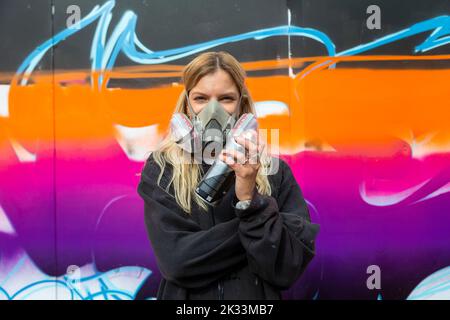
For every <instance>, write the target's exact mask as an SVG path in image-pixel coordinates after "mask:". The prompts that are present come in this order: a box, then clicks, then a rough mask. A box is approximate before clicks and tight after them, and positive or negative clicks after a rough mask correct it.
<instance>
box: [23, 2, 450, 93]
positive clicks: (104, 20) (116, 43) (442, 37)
mask: <svg viewBox="0 0 450 320" xmlns="http://www.w3.org/2000/svg"><path fill="white" fill-rule="evenodd" d="M114 6H115V1H113V0H111V1H107V2H106V3H105V4H103V5H102V6H101V7H100V6H98V5H97V6H95V7H94V9H93V10H92V11H91V12H90V13H89V14H88V15H87V16H86V17H84V18H83V19H81V20H80V21H79V22H78V23H76V24H74V25H73V26H71V27H69V28H67V29H65V30H63V31H60V32H59V33H57V34H56V35H55V36H54V37H52V38H51V39H49V40H47V41H45V42H44V43H42V44H41V45H39V46H38V47H37V48H36V49H35V50H34V51H33V52H32V53H31V54H29V55H28V56H27V58H26V59H25V60H24V61H23V63H22V64H21V65H20V67H19V68H18V70H17V73H16V75H24V76H25V77H23V78H22V81H21V85H26V84H27V82H28V78H29V76H30V75H31V73H32V72H33V70H34V69H35V67H36V65H37V64H38V63H39V61H40V60H41V59H42V57H43V56H44V54H45V53H46V52H47V51H48V50H49V49H50V48H52V47H53V46H55V45H57V44H58V43H60V42H61V41H63V40H66V39H67V38H68V37H70V36H72V35H73V34H75V33H76V32H78V31H79V30H81V29H83V28H85V27H86V26H88V25H90V24H91V23H93V22H94V21H96V20H97V19H98V24H97V28H96V31H95V35H94V38H93V42H92V45H91V51H90V59H91V72H95V71H99V72H100V76H99V78H98V83H97V85H98V87H99V88H100V87H101V86H102V84H103V76H102V73H103V72H104V71H105V70H111V69H112V68H113V66H114V64H115V62H116V59H117V56H118V55H119V53H120V52H123V53H124V54H125V55H126V56H127V57H128V58H129V59H130V60H132V61H133V62H136V63H139V64H159V63H165V62H169V61H173V60H177V59H180V58H183V57H186V56H189V55H192V54H195V53H197V52H200V51H204V50H207V49H210V48H213V47H216V46H220V45H223V44H227V43H232V42H238V41H242V40H247V39H254V40H261V39H265V38H268V37H274V36H286V35H287V36H300V37H307V38H310V39H312V40H315V41H317V42H319V43H321V44H322V45H324V47H325V49H326V50H327V54H328V56H330V57H332V56H352V55H356V54H360V53H363V52H367V51H369V50H372V49H375V48H378V47H380V46H383V45H385V44H389V43H393V42H395V41H399V40H402V39H405V38H407V37H411V36H414V35H417V34H419V33H423V32H427V31H433V32H432V33H431V34H430V36H429V37H428V38H427V39H426V40H425V41H424V42H423V43H422V44H420V45H418V46H416V48H415V52H416V53H417V52H426V51H429V50H432V49H434V48H437V47H440V46H443V45H446V44H448V43H449V42H450V17H449V16H438V17H435V18H432V19H429V20H425V21H422V22H419V23H416V24H414V25H412V26H410V27H408V28H405V29H403V30H401V31H398V32H396V33H392V34H390V35H387V36H385V37H382V38H380V39H378V40H375V41H372V42H369V43H366V44H362V45H358V46H356V47H353V48H350V49H347V50H344V51H341V52H339V53H336V50H335V45H334V43H333V41H332V40H331V39H330V38H329V37H328V36H327V35H326V34H325V33H323V32H321V31H319V30H316V29H312V28H303V27H298V26H292V25H282V26H278V27H273V28H266V29H260V30H256V31H251V32H246V33H241V34H237V35H233V36H228V37H223V38H219V39H216V40H212V41H206V42H202V43H198V44H193V45H188V46H184V47H179V48H174V49H168V50H161V51H156V52H154V51H152V50H150V49H149V48H147V47H146V46H144V45H143V44H142V42H141V41H140V40H139V39H138V37H137V35H136V32H135V30H136V22H137V16H136V14H135V13H134V12H133V11H130V10H128V11H126V12H125V13H124V14H123V16H122V18H121V20H120V21H119V23H118V24H117V26H116V27H115V28H114V30H113V32H112V34H111V36H110V38H109V39H108V42H106V35H107V31H108V27H109V24H110V22H111V19H112V9H113V8H114ZM138 49H139V50H140V51H139V50H138ZM330 67H333V65H332V66H330ZM91 81H93V80H92V79H91Z"/></svg>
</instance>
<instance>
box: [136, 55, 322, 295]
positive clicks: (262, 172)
mask: <svg viewBox="0 0 450 320" xmlns="http://www.w3.org/2000/svg"><path fill="white" fill-rule="evenodd" d="M182 80H183V83H184V85H185V90H184V91H183V92H182V94H181V95H180V97H179V100H178V103H177V105H176V108H175V112H176V113H183V114H185V115H186V116H187V117H189V119H191V120H194V119H197V120H199V121H200V123H201V125H202V126H203V129H205V128H206V127H207V126H209V125H211V124H214V125H215V128H216V129H217V128H219V131H220V130H224V128H225V125H226V124H229V123H233V124H234V123H235V121H236V119H238V118H239V117H240V116H241V115H242V114H244V113H253V114H255V111H254V106H253V101H252V99H251V97H250V95H249V93H248V90H247V88H246V86H245V83H244V81H245V71H244V70H243V68H242V66H241V65H240V64H239V62H238V61H237V60H236V59H235V58H234V57H233V56H231V55H230V54H228V53H226V52H206V53H203V54H201V55H199V56H197V57H196V58H195V59H194V60H192V61H191V62H190V63H189V64H188V65H187V66H186V67H185V68H184V70H183V76H182ZM202 111H203V112H202ZM223 111H225V113H224V112H223ZM228 129H229V128H228ZM247 133H248V132H247ZM250 133H253V135H252V136H247V138H246V137H243V136H240V137H236V138H235V140H236V142H237V143H239V144H240V145H242V146H243V147H244V149H245V152H242V153H241V152H234V153H233V152H228V151H227V150H222V152H221V153H220V154H219V155H218V156H217V157H218V158H219V159H220V160H222V161H224V162H226V163H227V164H228V165H229V167H230V168H231V169H232V170H233V171H234V176H235V179H234V183H233V184H232V186H231V188H230V189H229V190H228V192H227V193H226V194H225V195H224V196H223V198H222V199H221V201H220V203H219V204H218V205H216V206H210V205H208V204H207V203H205V202H204V201H202V199H201V198H200V197H199V196H198V195H197V194H196V193H195V187H196V186H197V184H198V183H199V181H200V180H201V177H202V175H203V174H204V173H205V172H206V171H207V170H208V168H209V167H210V163H207V161H201V162H194V161H187V160H189V159H190V160H192V158H193V157H192V154H189V152H187V151H186V149H185V148H182V147H180V145H179V144H177V142H176V141H174V139H173V137H172V135H171V134H169V135H168V136H167V137H166V138H165V139H164V140H163V141H162V143H161V144H160V145H159V147H158V149H157V151H154V152H153V153H152V154H151V155H150V157H148V159H147V161H146V163H145V166H144V168H143V170H142V174H141V181H140V183H139V186H138V192H139V194H140V196H141V197H142V198H143V199H144V211H145V223H146V227H147V231H148V236H149V239H150V241H151V245H152V248H153V252H154V254H155V257H156V261H157V264H158V267H159V269H160V271H161V274H162V280H161V283H160V286H159V290H158V294H157V299H281V298H282V296H281V292H280V291H281V290H286V289H288V288H290V287H291V286H292V285H293V284H294V282H295V281H296V280H297V279H298V278H299V276H300V275H301V274H302V272H303V271H304V270H305V267H306V266H307V264H308V263H309V262H310V261H311V259H312V258H313V256H314V254H315V252H314V239H315V237H316V234H317V232H318V229H319V226H318V225H317V224H313V223H311V222H310V216H309V212H308V209H307V206H306V203H305V200H304V198H303V196H302V192H301V190H300V187H299V186H298V184H297V182H296V180H295V178H294V176H293V175H292V172H291V170H290V168H289V166H288V165H287V164H286V163H285V162H284V161H282V160H281V159H276V158H274V157H270V156H268V155H267V153H266V152H265V148H264V143H262V142H261V141H258V140H260V139H258V135H257V134H255V132H254V131H251V132H250ZM249 137H250V138H249ZM202 142H203V144H202V146H203V147H204V146H205V143H204V142H205V141H202ZM210 157H212V158H214V153H213V154H212V156H210ZM203 158H204V159H203V160H205V159H206V158H207V157H206V156H205V155H204V154H203ZM180 159H183V161H180ZM276 160H278V161H279V162H278V164H279V165H278V168H276V169H278V170H276V172H275V173H274V174H270V175H269V174H267V172H268V170H269V171H270V170H271V169H273V168H274V167H275V165H274V164H275V163H276ZM272 171H273V170H272Z"/></svg>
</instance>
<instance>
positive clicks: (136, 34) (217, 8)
mask: <svg viewBox="0 0 450 320" xmlns="http://www.w3.org/2000/svg"><path fill="white" fill-rule="evenodd" d="M0 17H1V19H0V26H1V28H0V37H1V42H0V49H1V50H0V52H1V54H0V299H77V300H79V299H154V298H155V296H156V292H157V288H158V284H159V281H160V278H161V275H160V273H159V271H158V268H157V265H156V261H155V258H154V255H153V253H152V249H151V244H150V242H149V240H148V238H147V234H146V230H145V226H144V219H143V207H144V205H143V201H142V199H141V198H140V197H139V196H138V195H137V192H136V188H137V184H138V181H139V178H140V177H139V173H140V171H141V169H142V166H143V164H144V161H145V159H146V157H147V156H148V155H149V153H151V151H152V150H154V148H155V146H156V144H157V143H158V141H160V139H161V138H162V137H163V135H164V133H165V132H166V130H167V127H168V123H169V119H170V117H171V114H172V112H173V108H174V106H175V102H176V100H177V98H178V95H179V93H180V92H181V90H182V89H183V86H182V84H181V83H180V75H181V70H182V68H183V66H184V65H185V64H186V63H187V62H188V61H190V60H191V59H192V58H193V57H195V56H196V55H197V54H199V53H201V52H205V51H211V50H214V51H220V50H225V51H228V52H230V53H231V54H233V55H234V56H235V57H236V58H237V59H238V60H239V61H240V62H241V63H242V65H243V67H244V68H245V70H246V72H247V75H248V78H247V85H248V88H249V90H250V92H251V95H252V97H253V99H254V101H255V102H256V110H257V116H258V121H259V124H260V127H261V128H265V129H269V130H271V129H277V130H279V143H280V145H279V152H280V157H282V158H283V159H285V160H286V161H287V162H288V163H289V165H290V166H291V168H292V170H293V172H294V174H295V176H296V178H297V181H298V182H299V185H300V186H301V188H302V191H303V193H304V196H305V199H306V200H307V203H308V207H309V209H310V212H311V217H312V220H313V222H316V223H319V224H320V225H321V231H320V234H319V237H318V239H317V244H316V250H317V255H316V257H315V259H314V260H313V262H312V263H311V264H310V265H309V267H308V269H307V270H306V272H305V273H304V275H303V276H302V277H301V279H300V280H299V281H298V282H297V283H296V284H295V286H293V287H292V288H291V289H290V290H288V291H286V292H284V293H283V295H284V297H285V298H286V299H355V298H356V299H428V298H450V291H449V290H450V280H449V279H450V278H449V272H450V250H449V247H450V241H449V240H450V236H449V234H450V161H449V160H450V121H449V119H450V111H449V110H450V104H449V103H450V90H449V89H448V82H449V80H450V45H449V43H450V4H449V3H448V1H444V0H442V1H438V0H434V1H432V4H431V2H429V1H425V0H422V1H418V0H411V1H407V2H406V1H400V0H395V1H394V0H385V1H381V0H378V1H366V0H342V1H333V0H285V1H281V0H280V1H269V0H263V1H261V0H258V1H256V0H251V1H238V0H232V1H216V0H214V1H189V2H187V1H178V0H176V1H170V2H168V1H156V0H134V1H105V0H99V1H95V0H77V1H72V0H70V1H66V0H58V1H51V0H20V1H17V0H2V1H1V2H0Z"/></svg>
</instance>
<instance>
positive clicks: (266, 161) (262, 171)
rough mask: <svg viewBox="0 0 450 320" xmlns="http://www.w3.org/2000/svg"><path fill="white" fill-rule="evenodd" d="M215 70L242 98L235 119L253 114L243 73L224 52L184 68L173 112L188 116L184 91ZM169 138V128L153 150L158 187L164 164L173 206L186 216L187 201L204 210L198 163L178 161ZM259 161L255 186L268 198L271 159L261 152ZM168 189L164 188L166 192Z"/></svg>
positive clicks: (177, 151)
mask: <svg viewBox="0 0 450 320" xmlns="http://www.w3.org/2000/svg"><path fill="white" fill-rule="evenodd" d="M218 69H222V70H224V71H226V72H227V73H228V74H229V75H230V76H231V78H232V79H233V81H234V82H235V84H236V86H237V88H238V90H239V93H240V94H241V95H242V100H241V106H240V112H239V115H238V118H239V117H240V116H241V115H242V114H244V113H252V114H256V112H255V108H254V104H253V100H252V98H251V97H250V95H249V93H248V90H247V88H246V85H245V77H246V73H245V70H244V69H243V68H242V66H241V65H240V63H239V62H238V61H237V60H236V59H235V58H234V57H233V56H232V55H231V54H229V53H227V52H224V51H220V52H205V53H202V54H200V55H198V56H197V57H196V58H194V59H193V60H192V61H191V62H190V63H188V64H187V65H186V66H185V67H184V69H183V73H182V82H183V84H184V90H183V92H181V94H180V96H179V98H178V101H177V104H176V106H175V110H174V112H182V113H184V114H186V115H188V108H187V99H186V92H189V90H191V89H192V88H193V87H195V85H196V84H197V83H198V81H199V80H200V79H201V78H202V77H203V76H205V75H207V74H212V73H214V72H216V71H217V70H218ZM238 107H239V106H238ZM171 136H172V135H171V132H170V129H169V133H168V134H167V135H166V137H165V138H164V139H163V140H162V141H161V142H160V143H159V145H158V147H157V149H156V150H155V151H153V158H154V160H155V162H156V163H157V164H158V166H159V167H160V169H161V172H160V175H159V178H158V184H159V183H160V180H161V177H162V175H163V173H164V169H165V166H166V164H167V163H169V164H170V165H171V166H172V168H173V170H172V177H171V179H170V181H169V186H170V184H171V183H173V188H174V192H175V194H174V196H175V199H176V202H177V204H178V205H179V206H180V207H181V208H182V209H183V210H184V211H185V212H186V213H188V214H191V201H192V200H194V201H195V202H196V203H197V205H198V206H199V207H200V208H202V209H203V210H205V211H207V210H208V207H207V204H206V203H205V202H204V201H203V200H202V199H201V198H200V197H199V196H198V195H197V194H196V193H195V187H196V186H197V185H198V183H199V182H200V180H201V171H202V168H201V164H199V163H193V162H192V161H180V159H185V160H188V159H187V157H186V152H185V151H184V150H183V149H181V148H180V147H179V146H178V145H177V144H176V143H175V142H174V141H173V140H172V138H171ZM260 162H261V166H260V168H259V170H258V174H257V177H256V187H257V190H258V192H259V193H261V194H264V195H270V194H271V186H270V183H269V179H268V176H267V174H266V172H268V169H269V167H270V165H271V158H270V157H269V156H268V154H267V153H266V150H264V151H263V153H262V155H261V158H260ZM169 186H167V188H166V189H169Z"/></svg>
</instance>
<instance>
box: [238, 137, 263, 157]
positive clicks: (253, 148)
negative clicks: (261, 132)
mask: <svg viewBox="0 0 450 320" xmlns="http://www.w3.org/2000/svg"><path fill="white" fill-rule="evenodd" d="M235 140H236V142H237V143H239V144H240V145H242V146H243V147H244V148H245V150H246V152H248V153H249V154H254V153H256V152H257V151H258V147H257V145H256V144H255V143H253V142H252V141H251V140H248V139H245V138H243V137H241V136H239V137H236V138H235Z"/></svg>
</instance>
